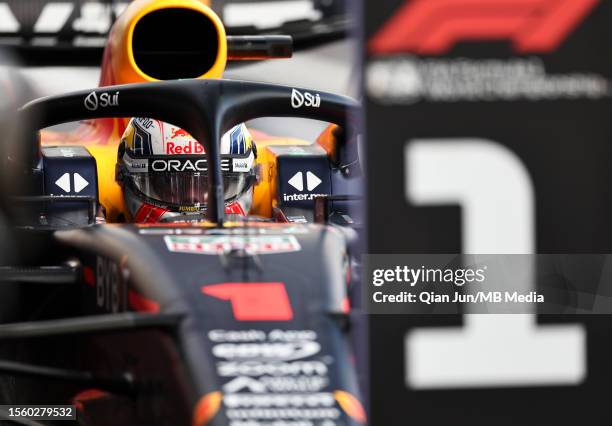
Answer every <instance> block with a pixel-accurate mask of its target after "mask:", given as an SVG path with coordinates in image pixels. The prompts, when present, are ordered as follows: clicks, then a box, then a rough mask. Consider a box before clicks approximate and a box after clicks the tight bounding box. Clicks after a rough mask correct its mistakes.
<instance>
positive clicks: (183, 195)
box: [130, 172, 250, 207]
mask: <svg viewBox="0 0 612 426" xmlns="http://www.w3.org/2000/svg"><path fill="white" fill-rule="evenodd" d="M130 180H131V181H132V183H133V184H134V186H135V188H136V189H137V190H138V191H140V192H141V193H142V194H143V195H145V196H146V197H148V198H150V199H153V200H155V201H157V202H159V203H162V204H169V205H176V206H200V207H204V206H205V205H206V201H207V192H208V176H207V174H206V173H186V172H164V173H132V174H131V175H130ZM249 186H250V175H249V174H248V173H224V174H223V190H224V199H225V201H226V202H229V201H232V200H234V199H236V198H237V197H238V196H239V195H241V194H242V193H243V192H244V191H245V190H247V189H248V187H249Z"/></svg>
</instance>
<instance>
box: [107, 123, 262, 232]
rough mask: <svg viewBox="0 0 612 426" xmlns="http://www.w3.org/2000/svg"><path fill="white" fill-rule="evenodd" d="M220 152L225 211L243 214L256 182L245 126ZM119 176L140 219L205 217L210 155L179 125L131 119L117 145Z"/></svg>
mask: <svg viewBox="0 0 612 426" xmlns="http://www.w3.org/2000/svg"><path fill="white" fill-rule="evenodd" d="M220 154H221V170H222V174H223V190H224V199H225V212H226V214H237V215H242V216H245V215H246V214H248V212H249V210H250V208H251V205H252V201H253V186H254V184H255V182H256V180H257V179H256V172H255V158H256V157H257V149H256V146H255V143H254V141H253V139H252V137H251V134H250V133H249V131H248V130H247V128H246V126H245V125H244V124H239V125H237V126H235V127H233V128H232V129H231V130H229V131H228V132H227V133H225V134H224V135H223V137H222V138H221V145H220ZM116 179H117V181H118V182H119V184H120V185H121V186H122V188H123V193H124V197H125V203H126V207H127V209H128V210H129V212H130V214H131V215H132V219H133V221H134V222H136V223H155V222H166V221H180V220H185V221H190V220H198V219H202V218H203V214H204V211H205V210H206V197H207V188H208V180H207V179H208V176H207V162H206V153H205V152H204V148H203V147H202V145H200V143H198V141H196V140H195V139H194V138H193V137H192V136H191V135H190V134H189V133H187V132H186V131H185V130H183V129H181V128H179V127H177V126H173V125H171V124H168V123H164V122H162V121H159V120H154V119H150V118H132V119H131V120H130V122H129V123H128V126H127V128H126V129H125V132H124V133H123V136H122V137H121V143H120V144H119V152H118V159H117V171H116Z"/></svg>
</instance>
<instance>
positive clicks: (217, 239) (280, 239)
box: [164, 234, 301, 255]
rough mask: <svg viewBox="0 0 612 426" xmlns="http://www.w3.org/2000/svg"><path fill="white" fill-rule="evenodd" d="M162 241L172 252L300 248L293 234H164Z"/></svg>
mask: <svg viewBox="0 0 612 426" xmlns="http://www.w3.org/2000/svg"><path fill="white" fill-rule="evenodd" d="M164 242H165V243H166V247H167V248H168V250H169V251H171V252H174V253H190V254H207V255H217V254H220V253H227V252H231V251H234V250H236V251H245V252H247V253H251V254H277V253H291V252H296V251H299V250H300V249H301V247H300V243H299V242H298V240H297V238H295V236H293V235H270V234H266V235H249V236H245V235H202V236H166V237H164Z"/></svg>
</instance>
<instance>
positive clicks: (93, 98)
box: [83, 91, 119, 111]
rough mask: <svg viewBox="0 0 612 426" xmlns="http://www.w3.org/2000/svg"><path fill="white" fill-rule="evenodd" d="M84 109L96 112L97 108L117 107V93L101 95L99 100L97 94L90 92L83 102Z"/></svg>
mask: <svg viewBox="0 0 612 426" xmlns="http://www.w3.org/2000/svg"><path fill="white" fill-rule="evenodd" d="M83 104H84V105H85V108H87V109H88V110H90V111H97V110H98V108H106V107H109V106H118V105H119V92H115V93H101V94H100V96H99V98H98V94H97V93H96V92H95V91H94V92H91V93H90V94H89V95H87V97H86V98H85V100H84V101H83Z"/></svg>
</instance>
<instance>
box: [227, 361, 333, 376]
mask: <svg viewBox="0 0 612 426" xmlns="http://www.w3.org/2000/svg"><path fill="white" fill-rule="evenodd" d="M217 370H218V373H219V375H220V376H222V377H232V376H264V375H267V376H268V377H274V376H300V377H304V376H307V377H308V376H325V375H326V374H327V370H328V368H327V365H326V364H325V363H324V362H321V361H292V362H282V361H274V362H265V361H241V362H237V361H226V362H219V363H218V364H217Z"/></svg>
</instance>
